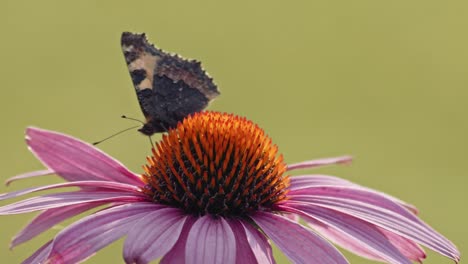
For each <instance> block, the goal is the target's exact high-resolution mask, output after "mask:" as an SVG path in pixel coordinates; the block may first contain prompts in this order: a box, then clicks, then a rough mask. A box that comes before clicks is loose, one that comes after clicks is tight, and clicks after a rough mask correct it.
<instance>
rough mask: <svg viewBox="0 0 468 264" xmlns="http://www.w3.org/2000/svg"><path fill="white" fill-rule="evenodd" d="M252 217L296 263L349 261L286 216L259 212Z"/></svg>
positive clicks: (332, 247) (335, 263) (324, 263)
mask: <svg viewBox="0 0 468 264" xmlns="http://www.w3.org/2000/svg"><path fill="white" fill-rule="evenodd" d="M252 219H253V220H254V221H255V223H256V224H257V225H258V226H259V227H260V228H261V229H262V230H263V232H265V234H266V235H267V236H268V237H269V238H270V239H271V240H273V242H275V244H276V245H277V246H278V247H279V248H281V250H282V251H283V252H284V253H285V254H286V255H287V256H288V257H289V258H290V259H291V260H292V261H293V262H294V263H321V264H332V263H333V264H339V263H348V261H347V260H346V259H345V258H344V257H343V255H341V253H340V252H339V251H338V250H337V249H336V248H335V247H334V246H333V245H331V244H330V243H329V242H328V241H326V240H325V239H323V238H321V237H320V236H318V235H316V234H315V233H313V232H311V231H310V230H308V229H306V228H304V227H303V226H301V225H300V224H297V223H294V222H292V221H290V220H289V219H287V218H285V217H282V216H279V215H275V214H272V213H266V212H257V213H256V214H255V215H253V216H252Z"/></svg>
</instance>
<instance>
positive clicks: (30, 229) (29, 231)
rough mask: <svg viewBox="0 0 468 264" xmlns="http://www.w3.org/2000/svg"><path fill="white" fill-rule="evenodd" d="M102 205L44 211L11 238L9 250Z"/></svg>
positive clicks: (91, 204)
mask: <svg viewBox="0 0 468 264" xmlns="http://www.w3.org/2000/svg"><path fill="white" fill-rule="evenodd" d="M102 204H104V203H96V202H92V203H82V204H76V205H70V206H64V207H59V208H53V209H49V210H46V211H44V212H42V213H41V214H39V215H38V216H36V217H35V218H34V219H33V220H32V221H31V222H30V223H29V224H28V225H27V226H26V227H25V228H23V230H21V231H20V232H19V233H18V234H17V235H16V236H15V237H14V238H13V240H12V242H11V244H10V248H13V247H15V246H17V245H19V244H21V243H24V242H26V241H28V240H30V239H32V238H34V237H35V236H37V235H39V234H41V233H42V232H44V231H46V230H48V229H49V228H51V227H53V226H55V225H56V224H58V223H60V222H62V221H64V220H66V219H68V218H70V217H73V216H75V215H78V214H81V213H83V212H86V211H88V210H90V209H92V208H96V207H98V206H100V205H102Z"/></svg>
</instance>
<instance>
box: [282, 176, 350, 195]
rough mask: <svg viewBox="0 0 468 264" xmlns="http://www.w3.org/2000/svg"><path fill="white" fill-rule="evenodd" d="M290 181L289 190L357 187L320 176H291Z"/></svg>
mask: <svg viewBox="0 0 468 264" xmlns="http://www.w3.org/2000/svg"><path fill="white" fill-rule="evenodd" d="M289 179H290V186H289V189H290V190H295V191H296V190H301V189H307V188H312V187H321V186H330V185H331V186H358V185H357V184H355V183H352V182H350V181H348V180H345V179H341V178H338V177H335V176H329V175H321V174H310V175H300V176H292V177H290V178H289Z"/></svg>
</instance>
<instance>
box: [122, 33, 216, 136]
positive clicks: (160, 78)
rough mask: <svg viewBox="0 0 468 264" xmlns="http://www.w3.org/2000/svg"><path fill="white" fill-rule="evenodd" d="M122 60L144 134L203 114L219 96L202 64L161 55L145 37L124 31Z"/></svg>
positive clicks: (165, 129) (174, 56)
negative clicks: (193, 114) (141, 115)
mask: <svg viewBox="0 0 468 264" xmlns="http://www.w3.org/2000/svg"><path fill="white" fill-rule="evenodd" d="M121 44H122V50H123V52H124V56H125V61H126V63H127V66H128V70H129V72H130V76H131V78H132V82H133V85H134V87H135V91H136V94H137V98H138V101H139V103H140V106H141V110H142V111H143V114H144V115H145V118H146V122H145V124H144V126H143V127H142V128H141V129H139V131H140V132H141V133H143V134H145V135H152V134H154V133H160V132H165V131H167V130H169V129H171V128H173V127H175V126H176V125H177V123H178V122H180V121H182V120H183V119H184V118H185V117H186V116H188V115H190V114H192V113H195V112H199V111H202V110H203V109H204V108H206V106H207V105H208V103H209V102H210V101H212V100H213V99H214V98H216V97H217V96H218V95H219V91H218V88H217V86H216V84H215V83H214V82H213V79H212V78H211V77H209V75H208V74H207V73H206V72H205V71H204V70H203V68H202V67H201V63H200V62H198V61H195V60H187V59H184V58H181V57H179V56H178V55H172V54H169V53H166V52H164V51H163V50H161V49H158V48H156V47H155V46H153V45H152V44H151V43H149V42H148V40H147V39H146V37H145V35H144V34H134V33H130V32H124V33H123V34H122V39H121Z"/></svg>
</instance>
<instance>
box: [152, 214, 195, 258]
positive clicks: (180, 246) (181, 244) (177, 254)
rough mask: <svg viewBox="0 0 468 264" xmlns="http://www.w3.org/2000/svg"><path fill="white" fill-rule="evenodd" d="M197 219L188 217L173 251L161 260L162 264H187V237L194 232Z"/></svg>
mask: <svg viewBox="0 0 468 264" xmlns="http://www.w3.org/2000/svg"><path fill="white" fill-rule="evenodd" d="M195 221H196V218H195V217H190V216H189V217H188V218H187V219H186V221H185V225H184V227H183V228H182V232H181V233H180V236H179V238H178V240H177V242H176V244H175V245H174V246H173V247H172V249H171V250H170V251H169V252H168V253H167V254H166V255H165V256H164V257H163V258H162V259H161V261H160V264H172V263H185V247H186V244H187V237H188V234H189V232H190V230H192V227H193V224H194V223H195Z"/></svg>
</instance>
